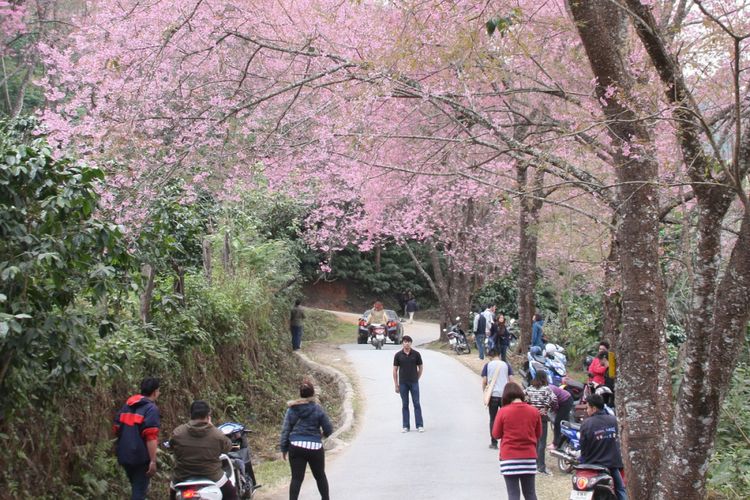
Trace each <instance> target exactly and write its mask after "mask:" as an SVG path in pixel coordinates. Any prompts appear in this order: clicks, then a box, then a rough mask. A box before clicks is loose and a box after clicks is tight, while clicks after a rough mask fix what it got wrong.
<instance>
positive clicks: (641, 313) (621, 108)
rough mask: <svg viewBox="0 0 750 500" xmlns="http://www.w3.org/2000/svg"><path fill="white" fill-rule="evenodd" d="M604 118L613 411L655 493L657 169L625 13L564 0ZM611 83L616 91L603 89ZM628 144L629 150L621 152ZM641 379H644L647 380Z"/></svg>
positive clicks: (660, 377)
mask: <svg viewBox="0 0 750 500" xmlns="http://www.w3.org/2000/svg"><path fill="white" fill-rule="evenodd" d="M569 6H570V10H571V13H572V15H573V17H574V19H575V21H576V27H577V29H578V33H579V35H580V37H581V41H582V42H583V46H584V49H585V51H586V55H587V57H588V60H589V63H590V65H591V69H592V70H593V73H594V76H595V77H596V78H597V86H596V92H597V97H598V98H599V99H600V103H601V106H602V110H603V111H604V114H605V115H606V117H607V119H608V132H609V136H610V139H611V140H612V145H613V148H614V149H615V154H614V156H613V160H614V163H615V165H613V166H614V167H615V173H616V176H617V181H618V183H619V187H618V201H619V210H620V212H619V213H618V224H617V228H616V238H617V249H618V251H619V255H620V265H621V271H622V331H623V332H624V333H625V335H622V336H621V339H620V342H619V352H618V361H619V363H618V366H619V367H620V368H621V369H620V370H619V373H618V395H619V398H618V400H619V401H620V404H618V406H617V410H618V416H619V417H620V422H621V435H622V442H623V447H624V448H625V452H624V453H623V459H624V461H625V472H626V476H627V478H628V489H629V491H630V496H631V497H632V498H638V499H649V498H657V494H658V489H659V488H658V484H659V482H661V481H662V480H663V476H662V475H661V474H660V473H659V468H658V466H655V464H660V463H661V460H662V453H663V450H665V446H666V444H667V443H666V439H665V437H666V436H667V434H668V433H667V429H669V428H670V427H671V424H672V418H671V417H672V412H671V405H669V404H667V402H669V401H671V388H670V386H669V383H670V376H669V372H668V367H667V363H665V360H666V359H667V352H666V339H665V335H664V293H663V289H662V280H661V275H660V266H659V217H658V215H659V202H658V200H659V192H658V190H657V188H656V186H657V183H658V168H657V165H656V162H655V161H654V159H653V158H654V155H653V154H652V151H649V149H648V147H649V146H650V145H651V144H652V141H651V138H650V137H649V134H648V131H647V129H646V128H645V124H644V122H643V121H642V120H639V116H638V115H637V113H636V112H635V111H634V110H633V109H631V108H630V107H629V103H630V102H631V101H630V100H629V96H630V93H631V92H630V91H631V89H632V88H633V86H632V81H633V79H632V77H631V75H629V73H628V67H627V66H626V64H627V61H628V58H627V55H626V54H623V53H621V49H622V48H624V47H627V45H628V43H627V18H626V16H625V14H624V12H623V11H622V10H621V9H620V8H619V7H617V6H616V4H614V3H610V2H600V1H596V0H569ZM607 88H615V89H617V92H616V93H615V94H614V95H608V94H605V92H606V89H607ZM628 149H632V150H634V151H633V152H634V153H635V154H634V155H631V154H630V153H625V151H626V150H628ZM646 381H648V382H647V383H646Z"/></svg>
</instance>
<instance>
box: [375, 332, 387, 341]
mask: <svg viewBox="0 0 750 500" xmlns="http://www.w3.org/2000/svg"><path fill="white" fill-rule="evenodd" d="M375 338H376V339H378V340H383V339H384V338H385V335H383V334H382V333H378V334H377V335H376V336H375Z"/></svg>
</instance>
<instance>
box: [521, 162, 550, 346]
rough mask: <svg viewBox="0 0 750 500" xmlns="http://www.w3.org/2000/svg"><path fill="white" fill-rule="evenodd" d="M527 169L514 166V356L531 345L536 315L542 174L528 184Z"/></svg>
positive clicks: (523, 166)
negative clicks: (516, 334) (517, 201)
mask: <svg viewBox="0 0 750 500" xmlns="http://www.w3.org/2000/svg"><path fill="white" fill-rule="evenodd" d="M528 170H529V165H528V164H525V163H519V164H518V165H517V166H516V182H517V183H518V191H519V192H520V193H521V202H520V204H519V205H520V208H519V217H518V231H519V236H518V324H519V328H520V332H519V333H520V337H519V339H518V352H522V353H523V352H526V350H528V348H529V344H530V343H531V326H532V322H533V316H534V313H535V312H536V310H535V304H534V289H535V288H536V261H537V252H538V241H539V237H538V227H539V211H540V210H541V208H542V204H543V193H542V187H543V185H544V170H542V169H535V170H534V177H533V180H532V181H531V182H529V180H528Z"/></svg>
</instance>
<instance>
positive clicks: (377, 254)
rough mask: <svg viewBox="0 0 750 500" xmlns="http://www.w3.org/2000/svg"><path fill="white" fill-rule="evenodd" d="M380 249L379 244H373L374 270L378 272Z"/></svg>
mask: <svg viewBox="0 0 750 500" xmlns="http://www.w3.org/2000/svg"><path fill="white" fill-rule="evenodd" d="M381 253H382V251H381V248H380V245H376V246H375V272H376V273H378V274H380V259H381V257H382V255H381Z"/></svg>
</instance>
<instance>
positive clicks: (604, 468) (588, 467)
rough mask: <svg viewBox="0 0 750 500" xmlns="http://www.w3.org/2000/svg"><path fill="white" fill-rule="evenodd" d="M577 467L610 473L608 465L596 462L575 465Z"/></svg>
mask: <svg viewBox="0 0 750 500" xmlns="http://www.w3.org/2000/svg"><path fill="white" fill-rule="evenodd" d="M575 468H576V469H585V470H596V471H601V472H606V473H607V474H609V469H608V468H606V467H602V466H601V465H594V464H580V465H576V466H575Z"/></svg>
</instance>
